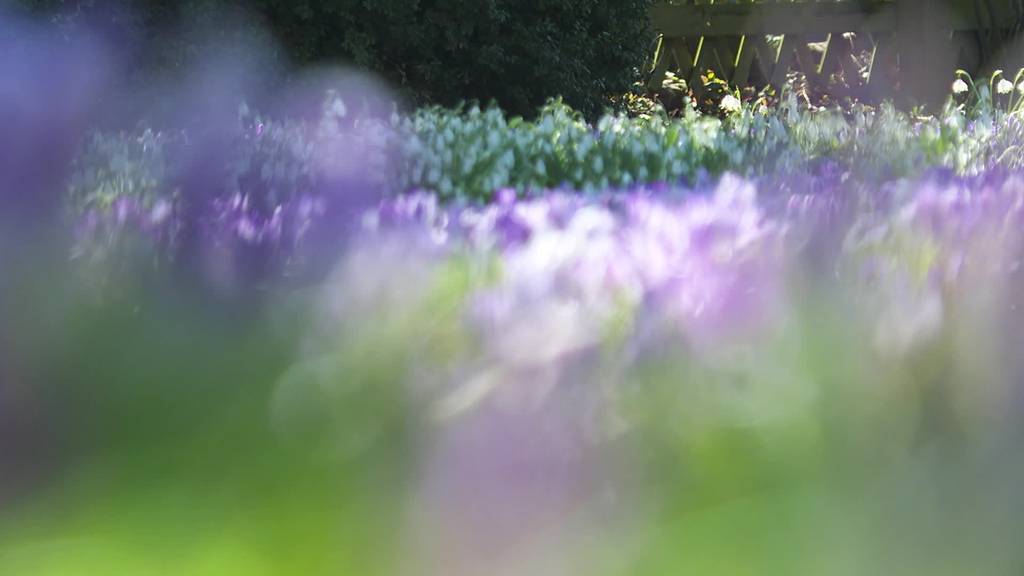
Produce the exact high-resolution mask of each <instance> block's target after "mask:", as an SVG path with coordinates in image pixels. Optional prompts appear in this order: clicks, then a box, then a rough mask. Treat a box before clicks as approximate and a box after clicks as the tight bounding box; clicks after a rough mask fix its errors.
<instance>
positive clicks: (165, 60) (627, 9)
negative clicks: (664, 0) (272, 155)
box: [14, 0, 651, 114]
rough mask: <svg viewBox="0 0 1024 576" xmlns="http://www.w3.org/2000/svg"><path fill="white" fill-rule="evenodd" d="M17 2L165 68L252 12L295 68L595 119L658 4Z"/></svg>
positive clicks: (641, 44) (620, 88) (618, 85)
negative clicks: (557, 105) (564, 108)
mask: <svg viewBox="0 0 1024 576" xmlns="http://www.w3.org/2000/svg"><path fill="white" fill-rule="evenodd" d="M14 1H15V2H20V3H21V4H23V5H25V6H27V7H29V8H30V9H33V10H37V11H41V12H46V11H49V12H50V13H62V14H64V16H63V20H62V21H63V22H65V23H67V22H71V21H75V19H78V20H88V19H89V18H90V17H91V19H92V22H90V24H91V25H97V22H96V20H102V22H100V23H99V24H100V26H101V28H105V29H107V30H111V31H114V32H116V33H117V34H119V35H120V37H121V38H123V39H125V41H126V42H134V43H142V44H144V45H145V46H146V48H147V50H146V52H147V54H148V55H147V60H148V61H149V62H150V63H152V62H160V63H161V65H164V66H167V65H169V64H173V63H175V62H181V61H182V57H183V55H188V54H189V51H190V49H191V48H192V47H190V46H189V45H188V40H185V39H184V38H186V37H185V36H181V35H177V34H174V33H172V32H170V31H174V30H182V29H187V28H188V26H189V23H190V22H199V23H202V22H206V23H210V22H217V21H218V19H217V17H216V16H215V15H216V14H217V13H218V12H220V11H224V10H244V11H245V12H246V13H248V14H250V15H251V16H253V17H254V19H253V20H251V21H253V22H259V23H261V25H262V26H264V27H266V29H268V30H269V31H270V32H271V33H272V34H273V35H274V36H275V37H276V38H277V39H278V40H279V41H280V43H281V45H282V46H283V47H284V50H285V51H286V52H287V55H288V56H289V57H290V59H291V61H292V62H294V63H296V64H309V63H319V62H349V63H354V64H356V65H358V66H361V67H365V68H368V69H371V70H374V71H376V72H378V73H380V74H381V75H383V76H384V77H386V78H387V79H388V80H390V81H391V82H392V83H393V84H394V85H395V86H398V87H399V88H400V89H401V90H402V91H404V92H405V93H406V94H407V95H410V96H413V97H414V98H415V99H416V100H417V101H418V102H420V103H436V104H444V105H452V104H455V103H457V102H459V101H462V100H478V101H480V102H482V103H488V102H490V101H492V100H493V101H497V102H498V103H499V104H500V105H501V106H502V107H503V108H505V109H506V110H507V111H509V112H512V113H518V114H523V113H530V112H532V111H533V110H535V109H536V107H537V106H539V105H540V104H542V103H543V102H544V100H545V99H547V98H550V97H554V96H561V97H563V98H564V99H565V101H566V102H567V103H568V104H570V105H572V106H573V107H575V108H577V109H579V110H581V111H584V112H586V113H594V112H597V111H599V110H600V108H601V107H602V106H603V105H604V104H605V103H606V102H607V97H608V96H610V95H615V94H621V93H623V92H625V91H627V90H628V89H629V87H630V84H631V83H632V82H633V81H634V80H635V79H636V74H637V69H638V68H639V66H640V65H641V63H642V61H643V58H644V55H645V52H646V51H647V49H648V47H649V44H650V31H649V22H648V19H647V8H648V6H649V4H650V2H651V0H135V1H133V2H120V3H119V4H118V5H117V7H114V8H111V7H110V6H111V4H110V3H109V2H105V1H104V0H77V1H76V0H14ZM90 14H92V16H90ZM96 14H101V16H96ZM225 21H226V20H225ZM154 44H156V45H154ZM183 44H184V45H183ZM157 55H158V56H157Z"/></svg>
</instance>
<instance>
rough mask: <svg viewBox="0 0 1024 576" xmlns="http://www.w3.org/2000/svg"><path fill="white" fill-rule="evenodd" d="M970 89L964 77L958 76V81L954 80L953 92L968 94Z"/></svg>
mask: <svg viewBox="0 0 1024 576" xmlns="http://www.w3.org/2000/svg"><path fill="white" fill-rule="evenodd" d="M968 90H970V87H968V86H967V82H964V81H963V79H962V78H957V80H956V82H953V94H966V93H967V91H968Z"/></svg>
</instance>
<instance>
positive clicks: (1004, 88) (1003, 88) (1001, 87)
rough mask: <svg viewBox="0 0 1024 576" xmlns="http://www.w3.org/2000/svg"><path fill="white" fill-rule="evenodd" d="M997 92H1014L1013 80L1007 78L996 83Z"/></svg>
mask: <svg viewBox="0 0 1024 576" xmlns="http://www.w3.org/2000/svg"><path fill="white" fill-rule="evenodd" d="M996 92H998V93H999V94H1009V93H1010V92H1013V82H1010V81H1009V80H1007V79H1006V78H1003V79H1001V80H1000V81H999V82H997V83H996Z"/></svg>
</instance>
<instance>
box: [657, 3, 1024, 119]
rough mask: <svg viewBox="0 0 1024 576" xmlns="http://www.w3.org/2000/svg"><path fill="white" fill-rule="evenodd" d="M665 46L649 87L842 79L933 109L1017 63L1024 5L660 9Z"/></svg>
mask: <svg viewBox="0 0 1024 576" xmlns="http://www.w3.org/2000/svg"><path fill="white" fill-rule="evenodd" d="M651 21H652V23H653V25H654V27H655V30H656V31H657V32H658V33H659V41H658V46H657V49H656V53H655V55H654V59H653V65H652V67H651V69H650V78H649V83H648V87H649V88H651V89H658V88H660V87H661V85H662V81H663V79H664V78H665V74H666V72H669V71H671V72H674V73H675V74H676V75H677V76H679V77H681V78H683V79H685V80H687V83H688V85H689V86H690V87H691V88H692V89H694V90H695V91H696V92H698V94H699V93H700V92H701V90H702V89H703V84H702V82H700V77H701V76H702V75H704V74H706V73H707V71H709V70H710V71H712V72H714V74H715V76H717V77H719V78H722V79H724V80H726V81H728V82H730V83H731V84H733V85H738V86H766V85H774V86H780V85H781V84H782V83H783V82H784V81H785V79H786V76H787V74H788V73H789V72H790V71H791V70H794V69H798V70H800V71H801V72H803V73H804V74H805V75H806V77H807V79H808V81H809V82H811V83H820V82H827V81H828V79H829V78H832V77H834V75H835V74H837V73H840V74H843V75H845V76H846V78H847V79H852V78H851V77H852V76H854V75H855V76H857V78H856V83H857V84H859V85H862V86H864V87H865V88H866V89H867V90H868V91H871V92H874V93H878V94H888V93H890V92H891V91H892V90H893V89H898V90H903V91H905V92H908V93H912V94H913V95H915V96H917V97H921V98H922V99H926V98H927V97H928V95H930V94H934V92H935V91H936V90H939V91H940V92H942V91H944V86H943V84H944V85H945V86H948V83H949V82H950V81H951V79H952V76H953V71H954V70H955V69H956V68H958V67H959V68H964V69H967V70H969V71H972V72H978V71H982V70H984V69H986V68H989V69H990V68H992V67H994V66H997V65H1001V64H1002V65H1005V64H1004V63H1006V62H1009V61H1010V60H1012V58H1009V57H1011V56H1017V52H1019V51H1018V50H1016V49H1015V48H1014V42H1013V39H1014V38H1016V37H1017V36H1018V34H1019V33H1020V32H1021V30H1022V23H1024V0H717V1H716V0H703V1H701V0H686V1H684V0H675V1H670V2H665V3H662V4H658V5H656V6H654V7H653V8H652V9H651Z"/></svg>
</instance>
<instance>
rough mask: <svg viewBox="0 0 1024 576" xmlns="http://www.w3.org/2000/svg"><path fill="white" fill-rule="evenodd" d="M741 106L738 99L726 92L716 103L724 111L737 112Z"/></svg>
mask: <svg viewBox="0 0 1024 576" xmlns="http://www.w3.org/2000/svg"><path fill="white" fill-rule="evenodd" d="M741 106H742V104H741V102H740V99H739V98H737V97H735V96H733V95H732V94H726V95H725V97H724V98H722V101H721V102H719V103H718V107H719V108H721V109H722V110H723V111H725V112H739V110H740V107H741Z"/></svg>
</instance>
